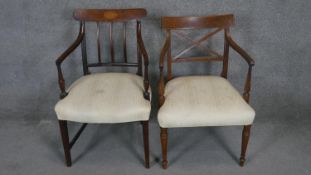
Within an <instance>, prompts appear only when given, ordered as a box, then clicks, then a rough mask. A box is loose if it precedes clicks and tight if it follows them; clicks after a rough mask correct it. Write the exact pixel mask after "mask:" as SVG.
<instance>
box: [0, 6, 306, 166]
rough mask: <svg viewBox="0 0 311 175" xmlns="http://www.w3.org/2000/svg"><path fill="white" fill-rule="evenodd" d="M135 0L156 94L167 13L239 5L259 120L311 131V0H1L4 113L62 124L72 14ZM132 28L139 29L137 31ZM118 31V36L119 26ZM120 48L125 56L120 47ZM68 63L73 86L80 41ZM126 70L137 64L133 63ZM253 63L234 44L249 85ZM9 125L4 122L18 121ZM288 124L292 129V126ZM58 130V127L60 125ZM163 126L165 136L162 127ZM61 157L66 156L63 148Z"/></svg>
mask: <svg viewBox="0 0 311 175" xmlns="http://www.w3.org/2000/svg"><path fill="white" fill-rule="evenodd" d="M135 7H141V8H146V9H147V11H148V15H147V17H146V18H144V19H143V20H142V35H143V39H144V41H145V46H146V49H147V51H148V54H149V56H150V69H149V70H150V72H149V74H150V79H151V84H152V90H153V91H154V94H153V96H156V93H155V92H156V82H157V79H158V75H159V69H158V64H159V54H160V51H161V47H162V45H163V42H164V36H165V34H164V32H163V31H162V30H161V25H160V19H161V16H187V15H194V16H198V15H215V14H227V13H233V14H234V15H235V19H236V22H235V25H234V27H233V28H232V29H231V33H232V36H233V38H234V39H235V40H236V41H237V43H239V44H240V45H241V46H242V48H244V49H245V50H246V51H247V52H248V53H249V54H250V55H251V56H252V57H253V58H254V60H255V62H256V64H255V67H254V69H253V79H252V91H251V102H250V104H251V106H253V107H254V109H255V110H256V119H255V125H256V123H257V124H258V126H259V125H261V126H262V127H261V128H257V129H258V131H265V130H269V129H271V128H275V130H278V128H277V127H278V126H279V125H278V124H280V123H282V124H284V126H290V125H295V124H296V125H295V127H294V128H291V129H292V130H291V131H290V132H296V131H297V129H298V128H299V127H300V124H304V126H306V127H305V128H307V130H306V131H304V132H307V133H305V136H307V135H308V134H309V135H310V123H311V122H310V116H309V115H310V112H311V108H310V106H311V99H310V97H311V88H310V87H311V61H310V59H311V56H310V55H311V49H310V45H311V30H310V28H311V12H310V9H311V1H309V0H299V1H291V0H234V1H232V0H192V1H190V0H93V1H91V0H23V1H21V0H0V26H1V28H0V41H1V42H0V80H1V82H0V99H1V104H0V121H3V122H8V121H12V122H17V121H22V122H30V121H34V122H35V123H38V122H39V123H40V122H52V123H53V124H57V123H56V115H55V112H54V109H53V108H54V105H55V103H56V102H57V101H58V97H59V92H60V91H59V88H58V83H57V72H56V66H55V60H56V58H57V57H58V56H59V55H60V54H61V53H62V52H63V51H64V50H65V49H66V48H67V47H68V46H69V45H70V44H71V43H72V42H73V41H74V39H75V38H76V36H77V33H78V27H79V23H78V22H77V21H75V20H74V19H73V18H72V14H73V10H74V9H76V8H135ZM105 27H106V26H105V25H102V28H103V31H102V33H101V34H102V39H103V40H104V39H107V36H108V34H107V30H106V29H104V28H105ZM117 27H118V26H116V28H117ZM134 27H135V25H134V24H132V25H130V26H129V34H131V33H130V30H131V29H134ZM95 33H96V31H95V25H91V24H90V25H88V26H87V37H88V43H87V44H88V51H89V58H90V59H91V60H96V54H97V53H96V49H95V48H96V41H95V38H94V37H95ZM132 34H133V36H134V35H135V33H134V31H132ZM114 35H115V37H116V38H118V35H119V34H118V33H115V34H114ZM105 37H106V38H105ZM221 37H222V35H221V34H220V36H219V38H221ZM106 41H107V40H106ZM176 43H177V45H178V48H180V49H182V48H185V47H187V44H186V42H184V41H182V42H181V41H178V40H177V42H176ZM208 43H209V44H210V45H212V46H213V47H215V46H217V48H219V49H220V50H221V49H222V48H221V46H222V40H219V39H217V37H216V39H212V40H211V41H209V42H208ZM105 46H107V42H106V43H104V44H103V48H102V49H103V51H104V56H106V58H109V57H108V56H109V55H108V52H105V48H104V47H105ZM218 46H220V47H218ZM128 47H129V48H128V49H129V50H133V51H135V48H136V42H135V39H134V38H133V37H132V38H131V37H130V38H129V39H128ZM116 48H117V49H118V48H120V47H119V46H116ZM133 51H130V55H131V58H130V59H134V60H135V58H136V55H135V52H133ZM195 53H196V52H195ZM198 53H199V52H198ZM116 54H117V56H118V55H119V56H120V52H118V51H117V53H116ZM221 66H222V65H221V64H220V63H212V64H209V63H207V64H206V63H204V64H197V63H196V64H180V65H178V66H176V67H174V68H173V74H174V75H187V74H196V75H198V74H199V75H203V74H213V75H219V74H220V71H221ZM177 68H178V69H177ZM63 69H64V74H65V78H66V83H67V84H66V85H67V86H68V85H69V84H70V83H71V82H73V81H74V80H75V79H77V78H79V77H80V76H82V74H83V73H82V61H81V54H80V48H78V49H77V51H76V52H75V53H74V54H72V55H71V56H70V57H69V58H68V60H67V61H65V63H64V66H63ZM100 70H101V69H98V70H96V71H100ZM102 70H104V71H112V69H108V70H105V69H102ZM122 70H124V71H127V70H128V71H130V72H131V71H132V72H134V70H133V69H122ZM91 71H92V70H91ZM246 71H247V64H246V63H245V62H244V61H243V60H242V59H241V58H240V57H239V56H238V55H237V54H236V53H234V52H233V50H231V51H230V64H229V74H228V75H229V80H230V81H231V82H232V83H233V84H234V86H235V87H236V88H238V89H239V90H240V91H241V92H242V89H243V84H244V79H245V77H246V73H247V72H246ZM94 72H95V70H94ZM125 98H126V97H125ZM154 100H155V101H156V100H157V99H156V98H154ZM154 104H155V102H154ZM151 118H152V123H153V125H154V127H155V128H157V123H156V119H155V118H156V116H155V115H152V116H151ZM1 126H2V128H4V127H5V126H11V125H1ZM1 126H0V127H1ZM14 126H15V127H16V128H14V127H13V128H11V129H14V130H15V129H17V128H19V126H18V123H17V124H14ZM53 126H54V125H53ZM282 126H283V125H282ZM55 127H57V126H56V125H55ZM282 129H285V130H286V127H283V128H282ZM308 129H309V130H308ZM41 130H45V129H44V128H43V129H42V128H41ZM156 131H158V130H156ZM3 132H5V130H4V129H3ZM42 132H43V131H42ZM53 132H58V130H57V128H56V129H53ZM152 132H153V131H152ZM155 134H156V136H157V134H158V133H157V132H156V133H155ZM266 135H269V133H266ZM298 135H299V134H298ZM3 136H4V137H6V136H5V135H3ZM51 138H54V136H53V137H51ZM57 139H58V133H55V140H56V141H55V142H56V143H59V142H58V141H60V140H57ZM155 139H156V141H154V142H155V143H158V140H157V139H158V138H155ZM239 139H240V137H239ZM270 140H271V141H272V140H274V139H273V138H272V139H271V138H270ZM8 142H9V141H8ZM11 142H12V144H13V141H11ZM286 143H287V142H286V141H284V144H286ZM59 144H60V143H59ZM3 145H5V143H4V144H3ZM238 146H239V145H237V147H238ZM57 148H60V145H58V147H57ZM275 149H277V148H275ZM158 151H159V150H158ZM236 154H237V155H238V153H236ZM254 159H255V158H254ZM178 161H179V160H178ZM56 162H60V164H61V163H62V157H61V155H60V158H59V160H57V161H56Z"/></svg>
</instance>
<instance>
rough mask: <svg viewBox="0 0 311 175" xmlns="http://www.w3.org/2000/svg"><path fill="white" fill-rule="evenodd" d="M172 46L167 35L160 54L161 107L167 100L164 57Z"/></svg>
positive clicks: (159, 93) (159, 85)
mask: <svg viewBox="0 0 311 175" xmlns="http://www.w3.org/2000/svg"><path fill="white" fill-rule="evenodd" d="M169 47H170V37H166V40H165V43H164V46H163V48H162V51H161V54H160V65H159V68H160V80H159V83H158V90H159V92H158V95H159V107H161V106H162V105H163V103H164V101H165V97H164V91H165V82H164V75H163V74H164V73H163V67H164V57H165V55H166V53H167V52H168V49H169Z"/></svg>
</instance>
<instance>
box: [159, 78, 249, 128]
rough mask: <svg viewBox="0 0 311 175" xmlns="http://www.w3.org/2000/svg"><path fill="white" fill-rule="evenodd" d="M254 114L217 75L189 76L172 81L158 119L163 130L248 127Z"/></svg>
mask: <svg viewBox="0 0 311 175" xmlns="http://www.w3.org/2000/svg"><path fill="white" fill-rule="evenodd" d="M254 117H255V111H254V110H253V109H252V108H251V107H250V106H249V105H248V104H247V103H246V102H245V101H244V99H243V98H242V97H241V95H240V94H239V93H238V92H237V90H235V88H234V87H233V86H232V85H231V84H230V83H229V82H228V81H227V80H226V79H224V78H222V77H217V76H187V77H179V78H176V79H173V80H171V81H169V82H168V83H167V85H166V87H165V102H164V104H163V105H162V107H161V108H160V110H159V113H158V120H159V123H160V126H161V127H163V128H172V127H196V126H225V125H249V124H251V123H252V122H253V120H254Z"/></svg>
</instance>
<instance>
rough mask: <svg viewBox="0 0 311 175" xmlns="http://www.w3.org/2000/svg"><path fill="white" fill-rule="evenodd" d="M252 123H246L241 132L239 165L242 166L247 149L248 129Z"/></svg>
mask: <svg viewBox="0 0 311 175" xmlns="http://www.w3.org/2000/svg"><path fill="white" fill-rule="evenodd" d="M251 126H252V125H247V126H244V127H243V132H242V145H241V157H240V166H241V167H243V166H244V163H245V154H246V149H247V144H248V140H249V136H250V130H251Z"/></svg>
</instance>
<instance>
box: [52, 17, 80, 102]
mask: <svg viewBox="0 0 311 175" xmlns="http://www.w3.org/2000/svg"><path fill="white" fill-rule="evenodd" d="M83 37H84V25H83V24H82V23H80V31H79V35H78V37H77V39H76V40H75V41H74V42H73V43H72V44H71V45H70V46H69V48H68V49H66V51H65V52H63V53H62V54H61V55H60V56H59V57H58V58H57V60H56V61H55V63H56V67H57V71H58V84H59V88H60V90H61V94H60V98H61V99H62V98H64V97H66V95H67V92H66V90H65V80H64V76H63V72H62V69H61V64H62V62H63V61H64V60H65V59H66V58H67V57H68V55H70V54H71V53H72V52H73V51H74V50H75V49H76V48H77V47H78V46H79V45H80V44H81V42H82V40H83Z"/></svg>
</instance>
